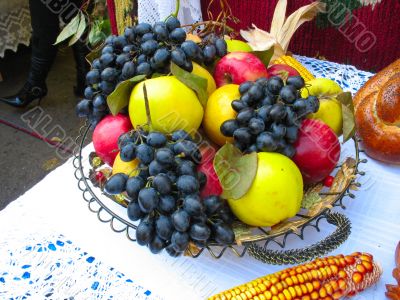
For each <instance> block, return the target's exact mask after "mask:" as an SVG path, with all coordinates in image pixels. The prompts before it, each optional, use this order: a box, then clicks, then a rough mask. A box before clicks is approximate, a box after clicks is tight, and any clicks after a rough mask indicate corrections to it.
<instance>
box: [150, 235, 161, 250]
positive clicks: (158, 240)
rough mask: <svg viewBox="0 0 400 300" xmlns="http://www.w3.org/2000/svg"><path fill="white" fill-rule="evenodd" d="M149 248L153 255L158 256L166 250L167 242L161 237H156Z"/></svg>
mask: <svg viewBox="0 0 400 300" xmlns="http://www.w3.org/2000/svg"><path fill="white" fill-rule="evenodd" d="M148 246H149V249H150V251H151V253H153V254H158V253H160V252H161V251H162V250H163V249H164V248H165V241H164V240H163V239H161V238H160V237H159V236H157V235H155V236H154V238H153V239H152V240H151V242H150V243H149V245H148Z"/></svg>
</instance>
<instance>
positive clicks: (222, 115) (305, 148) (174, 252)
mask: <svg viewBox="0 0 400 300" xmlns="http://www.w3.org/2000/svg"><path fill="white" fill-rule="evenodd" d="M225 38H226V37H225ZM225 38H224V37H223V36H222V35H221V36H218V35H217V34H215V33H209V34H207V35H202V37H201V38H200V37H199V36H193V35H188V34H186V32H185V31H184V30H183V29H182V28H181V26H180V23H179V21H178V20H177V19H176V18H175V17H173V16H170V17H169V18H168V19H167V20H166V21H165V22H157V23H156V24H154V25H150V24H147V23H140V24H137V25H135V26H133V27H129V28H127V29H126V30H125V32H124V34H123V35H121V36H112V37H109V38H108V39H107V41H106V43H105V46H104V48H103V49H102V51H101V54H100V56H99V58H97V59H95V60H94V61H93V63H92V69H91V71H90V72H89V73H88V74H87V84H88V86H87V88H86V91H85V99H83V100H82V101H81V102H80V103H79V104H78V105H77V113H78V115H79V116H82V117H86V118H88V119H89V121H90V122H91V124H92V126H93V127H95V128H94V132H93V144H94V148H95V152H96V154H95V157H93V156H92V157H91V163H92V166H93V173H92V176H91V177H92V179H93V182H94V183H95V184H96V185H97V186H99V187H100V188H101V189H102V190H103V191H104V192H105V193H106V194H108V195H110V197H113V199H115V200H116V201H118V202H119V203H121V204H122V205H124V206H125V207H126V208H127V210H126V211H127V216H128V217H129V219H131V220H132V221H133V222H135V224H137V229H136V240H137V242H138V244H139V245H142V246H147V247H148V248H149V249H150V251H151V252H153V253H159V252H161V251H162V250H163V249H166V251H167V252H168V253H169V254H170V255H171V256H174V257H175V256H179V255H181V254H183V253H184V252H185V250H187V249H188V247H198V248H204V247H207V246H208V245H210V244H218V245H231V244H233V243H235V227H234V224H235V222H238V221H241V222H242V223H245V224H247V225H249V226H259V227H268V226H273V225H276V224H278V223H279V222H281V221H284V220H287V219H288V218H291V217H294V216H295V215H296V214H297V213H298V212H299V211H300V209H301V208H302V200H303V195H304V191H305V190H306V188H307V187H308V186H309V185H315V184H321V183H322V182H324V183H325V185H326V186H330V185H331V184H332V179H333V178H332V176H330V174H331V172H332V171H333V169H334V168H335V166H336V165H337V163H338V160H339V156H340V143H339V140H338V137H339V136H340V135H341V134H342V127H343V126H344V125H343V118H342V108H343V107H344V106H343V105H344V102H345V100H343V99H345V97H343V94H342V92H343V91H342V90H341V88H340V87H339V86H338V85H337V84H336V83H335V82H334V81H331V80H329V79H325V78H317V79H312V80H307V81H305V80H304V78H310V77H312V75H311V74H307V76H304V75H303V74H300V73H299V72H298V71H297V70H296V69H295V68H293V67H290V66H288V65H284V64H273V62H270V61H269V60H268V59H265V57H266V55H265V54H267V53H266V52H265V53H261V52H260V51H258V52H253V51H252V50H251V48H250V46H249V45H248V44H247V43H245V42H242V41H239V40H230V39H227V40H225ZM269 57H270V56H269ZM301 72H302V71H301ZM116 108H118V109H116ZM343 128H344V127H343ZM347 131H348V130H347V129H346V130H345V132H346V136H345V137H344V139H347V138H348V136H347Z"/></svg>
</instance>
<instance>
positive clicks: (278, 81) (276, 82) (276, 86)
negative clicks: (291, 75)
mask: <svg viewBox="0 0 400 300" xmlns="http://www.w3.org/2000/svg"><path fill="white" fill-rule="evenodd" d="M267 88H268V91H270V92H271V93H272V94H273V95H279V92H280V91H281V89H282V88H283V80H282V78H280V77H279V76H274V77H271V78H270V79H269V80H268V82H267Z"/></svg>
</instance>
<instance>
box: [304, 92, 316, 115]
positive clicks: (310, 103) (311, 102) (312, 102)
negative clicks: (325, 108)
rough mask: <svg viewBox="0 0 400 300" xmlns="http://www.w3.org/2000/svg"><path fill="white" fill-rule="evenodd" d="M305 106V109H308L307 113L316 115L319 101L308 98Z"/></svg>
mask: <svg viewBox="0 0 400 300" xmlns="http://www.w3.org/2000/svg"><path fill="white" fill-rule="evenodd" d="M306 104H307V108H309V112H312V113H316V112H317V111H318V109H319V100H318V98H317V97H315V96H308V97H307V100H306Z"/></svg>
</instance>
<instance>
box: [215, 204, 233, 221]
mask: <svg viewBox="0 0 400 300" xmlns="http://www.w3.org/2000/svg"><path fill="white" fill-rule="evenodd" d="M217 213H218V216H219V217H220V218H221V220H222V221H223V222H224V223H226V224H232V223H233V221H234V220H235V218H234V216H233V214H232V211H231V209H230V208H229V206H228V205H224V206H223V207H222V208H221V209H219V210H218V211H217Z"/></svg>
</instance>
